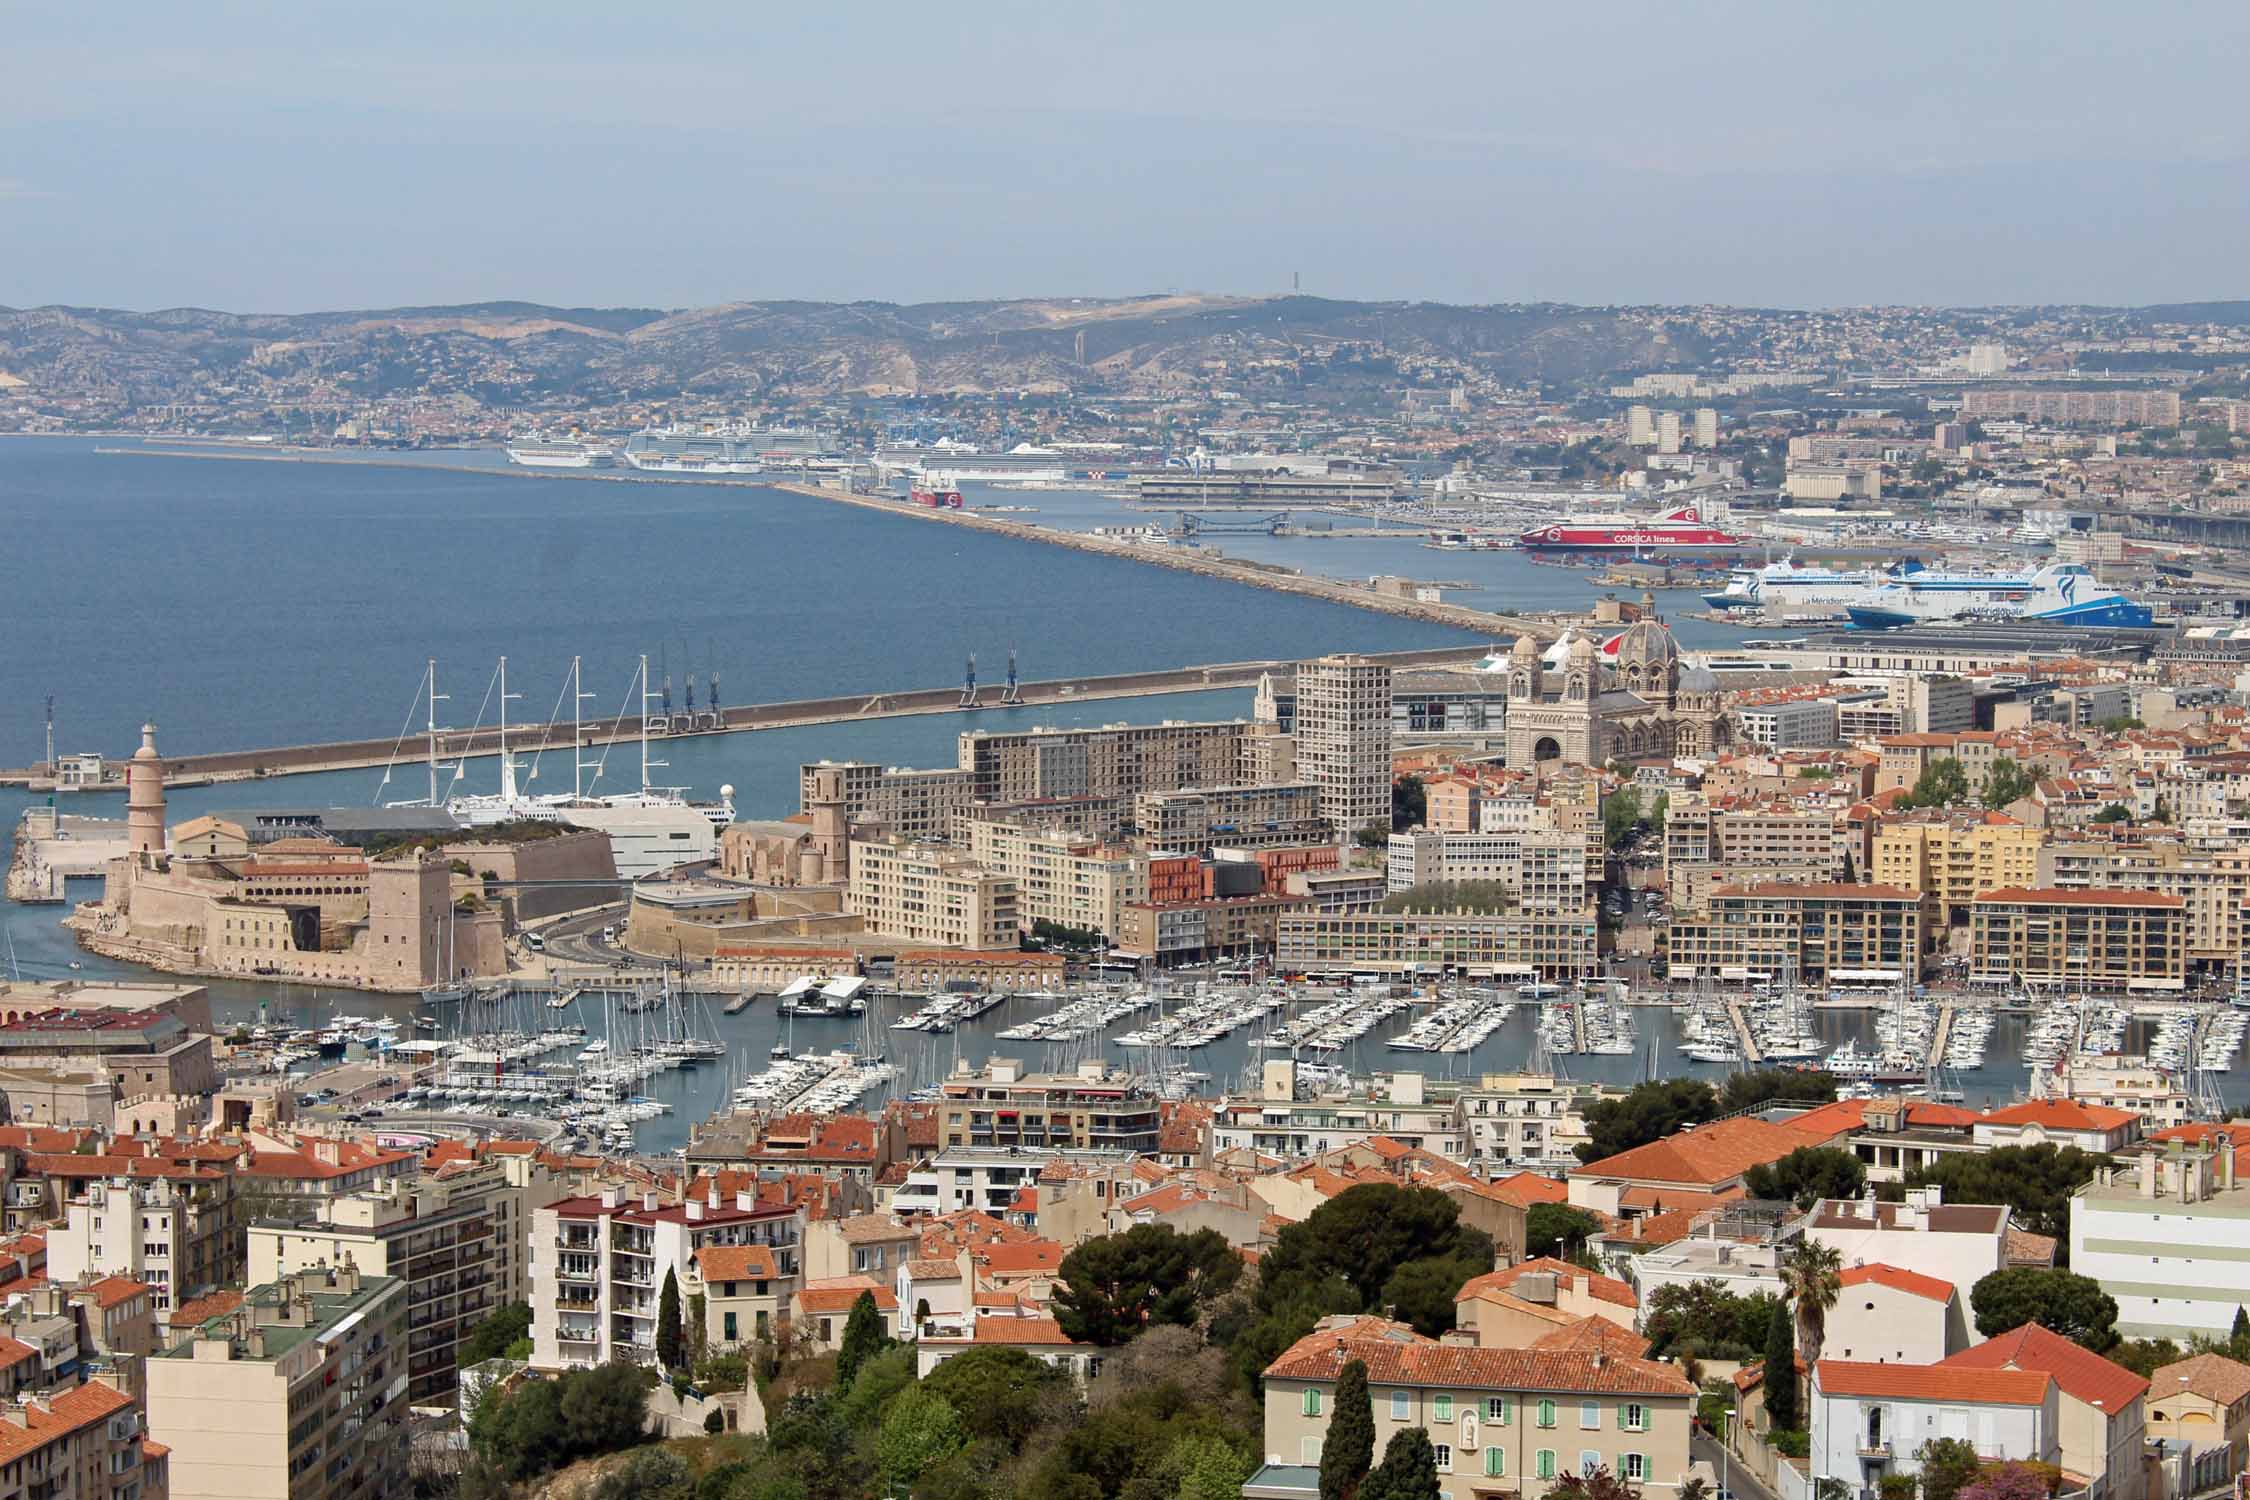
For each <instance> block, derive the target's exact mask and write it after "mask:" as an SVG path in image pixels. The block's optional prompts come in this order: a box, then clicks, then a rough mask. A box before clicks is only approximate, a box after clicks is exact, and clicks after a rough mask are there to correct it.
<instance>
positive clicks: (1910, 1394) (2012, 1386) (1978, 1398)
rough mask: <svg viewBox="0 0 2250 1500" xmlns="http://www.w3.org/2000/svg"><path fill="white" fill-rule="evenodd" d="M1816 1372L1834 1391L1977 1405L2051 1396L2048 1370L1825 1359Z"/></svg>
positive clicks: (2034, 1400)
mask: <svg viewBox="0 0 2250 1500" xmlns="http://www.w3.org/2000/svg"><path fill="white" fill-rule="evenodd" d="M1956 1357H1958V1356H1956ZM1813 1378H1814V1379H1815V1380H1817V1381H1818V1382H1819V1383H1820V1389H1821V1391H1822V1392H1823V1393H1824V1394H1826V1395H1830V1396H1874V1397H1878V1398H1883V1399H1889V1400H1898V1401H1947V1402H1955V1401H1957V1402H1960V1403H1962V1404H1964V1405H1975V1406H2036V1405H2038V1404H2039V1403H2040V1402H2042V1401H2044V1400H2046V1399H2047V1387H2048V1386H2049V1384H2050V1383H2051V1381H2050V1379H2049V1377H2048V1375H2047V1372H2046V1371H2044V1370H1980V1369H1976V1368H1974V1367H1972V1366H1967V1365H1956V1364H1953V1363H1950V1362H1947V1363H1944V1364H1935V1365H1884V1364H1873V1363H1869V1362H1866V1361H1859V1360H1848V1359H1824V1360H1822V1361H1821V1362H1820V1365H1819V1367H1818V1368H1817V1369H1816V1370H1815V1371H1814V1372H1813Z"/></svg>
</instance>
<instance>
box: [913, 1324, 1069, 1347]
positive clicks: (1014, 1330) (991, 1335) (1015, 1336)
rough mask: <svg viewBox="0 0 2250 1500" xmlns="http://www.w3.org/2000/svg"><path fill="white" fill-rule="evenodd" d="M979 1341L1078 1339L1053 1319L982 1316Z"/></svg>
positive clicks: (928, 1341) (1059, 1342)
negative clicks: (1064, 1330)
mask: <svg viewBox="0 0 2250 1500" xmlns="http://www.w3.org/2000/svg"><path fill="white" fill-rule="evenodd" d="M923 1342H924V1343H926V1344H943V1343H949V1342H954V1341H952V1340H948V1339H924V1340H923ZM962 1342H973V1343H978V1344H1037V1345H1042V1346H1064V1345H1071V1344H1075V1343H1077V1342H1078V1341H1077V1340H1076V1339H1074V1338H1072V1337H1071V1336H1070V1335H1069V1334H1067V1333H1065V1332H1063V1331H1062V1324H1060V1323H1058V1322H1056V1321H1055V1320H1054V1319H1053V1318H979V1319H977V1326H976V1337H975V1338H974V1339H973V1340H963V1341H962Z"/></svg>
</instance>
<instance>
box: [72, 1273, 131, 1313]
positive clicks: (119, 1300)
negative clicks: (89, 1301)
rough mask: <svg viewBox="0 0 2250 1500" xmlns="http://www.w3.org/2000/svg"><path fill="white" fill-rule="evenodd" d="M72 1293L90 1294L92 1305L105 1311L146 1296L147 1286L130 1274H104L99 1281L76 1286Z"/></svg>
mask: <svg viewBox="0 0 2250 1500" xmlns="http://www.w3.org/2000/svg"><path fill="white" fill-rule="evenodd" d="M73 1295H74V1296H91V1297H92V1298H93V1299H94V1305H95V1306H97V1307H99V1308H100V1309H101V1310H102V1311H104V1312H107V1311H109V1310H110V1309H111V1308H113V1307H120V1306H123V1305H124V1304H125V1303H127V1302H130V1301H132V1300H133V1299H134V1298H135V1297H145V1296H147V1295H148V1287H147V1285H146V1284H145V1283H143V1282H138V1281H135V1280H134V1279H133V1278H132V1277H130V1276H104V1277H103V1278H102V1279H101V1280H99V1281H90V1282H88V1283H86V1285H84V1286H82V1287H80V1288H78V1290H77V1291H76V1292H75V1293H74V1294H73Z"/></svg>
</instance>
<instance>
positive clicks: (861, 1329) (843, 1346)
mask: <svg viewBox="0 0 2250 1500" xmlns="http://www.w3.org/2000/svg"><path fill="white" fill-rule="evenodd" d="M889 1342H890V1339H889V1337H888V1336H887V1335H886V1334H885V1333H884V1332H883V1314H882V1310H881V1309H880V1308H878V1307H876V1305H875V1294H874V1293H873V1292H861V1293H860V1294H859V1295H858V1296H857V1297H854V1298H853V1299H852V1310H851V1313H850V1314H849V1315H848V1316H847V1317H846V1318H845V1319H844V1337H843V1340H842V1342H841V1343H840V1344H838V1345H837V1349H836V1383H837V1384H838V1385H840V1386H849V1385H850V1384H851V1383H852V1380H853V1378H854V1377H855V1376H857V1375H858V1374H859V1372H860V1368H861V1367H862V1366H864V1365H865V1364H866V1363H867V1362H868V1361H869V1360H871V1359H873V1358H874V1357H875V1356H876V1355H878V1354H880V1353H882V1352H883V1346H884V1345H885V1344H887V1343H889Z"/></svg>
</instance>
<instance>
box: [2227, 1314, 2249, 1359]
mask: <svg viewBox="0 0 2250 1500" xmlns="http://www.w3.org/2000/svg"><path fill="white" fill-rule="evenodd" d="M2227 1353H2229V1354H2231V1355H2233V1356H2234V1357H2235V1358H2236V1359H2240V1358H2242V1357H2243V1356H2244V1355H2245V1354H2250V1309H2246V1308H2244V1307H2243V1306H2242V1305H2241V1304H2240V1303H2237V1304H2236V1305H2235V1309H2234V1327H2232V1328H2230V1329H2228V1330H2227Z"/></svg>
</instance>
